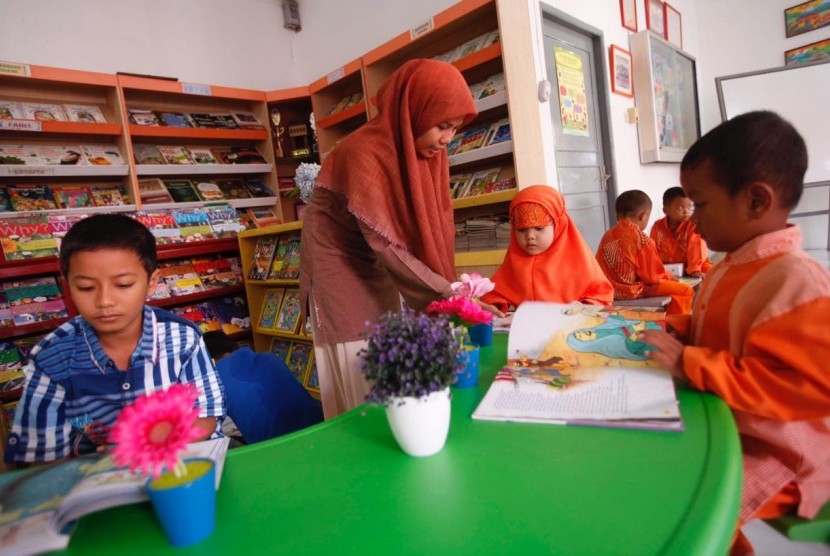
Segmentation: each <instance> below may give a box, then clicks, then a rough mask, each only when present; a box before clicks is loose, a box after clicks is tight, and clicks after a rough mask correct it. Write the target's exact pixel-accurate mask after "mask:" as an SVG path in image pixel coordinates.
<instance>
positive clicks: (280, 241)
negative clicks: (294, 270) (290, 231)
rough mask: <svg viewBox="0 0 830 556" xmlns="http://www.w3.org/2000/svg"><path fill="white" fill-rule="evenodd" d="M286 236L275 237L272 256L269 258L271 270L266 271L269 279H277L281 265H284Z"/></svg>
mask: <svg viewBox="0 0 830 556" xmlns="http://www.w3.org/2000/svg"><path fill="white" fill-rule="evenodd" d="M288 244H289V241H288V237H287V236H283V237H281V238H277V246H276V247H275V248H274V257H273V258H272V259H271V270H269V271H268V279H269V280H279V278H280V273H281V272H282V267H283V266H285V255H286V254H287V252H288Z"/></svg>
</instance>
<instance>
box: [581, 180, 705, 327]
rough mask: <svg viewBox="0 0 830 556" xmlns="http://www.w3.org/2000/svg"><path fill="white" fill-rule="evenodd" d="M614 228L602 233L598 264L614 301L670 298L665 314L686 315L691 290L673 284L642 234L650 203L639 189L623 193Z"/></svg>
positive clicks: (690, 307) (651, 243) (616, 207)
mask: <svg viewBox="0 0 830 556" xmlns="http://www.w3.org/2000/svg"><path fill="white" fill-rule="evenodd" d="M614 209H615V211H616V213H617V225H616V226H614V227H613V228H611V229H610V230H608V231H607V232H605V235H603V236H602V240H600V242H599V247H598V248H597V261H599V266H600V268H602V271H603V272H604V273H605V276H606V277H607V278H608V280H609V281H610V282H611V285H612V286H614V299H642V298H644V297H662V296H666V295H668V296H670V297H671V302H670V303H669V305H668V307H666V313H667V314H670V315H671V314H677V313H689V311H691V309H692V299H693V298H694V290H693V289H692V288H691V287H689V286H687V285H686V284H681V283H680V282H676V281H674V280H673V278H674V277H673V276H672V274H671V273H670V272H668V271H666V269H665V267H664V266H663V263H662V262H661V261H660V255H658V254H657V248H656V247H655V246H654V241H652V240H651V238H649V237H648V236H647V235H646V234H645V233H644V232H643V230H645V229H646V225H647V224H648V219H649V217H650V216H651V199H649V197H648V195H646V194H645V193H644V192H642V191H640V190H638V189H632V190H631V191H626V192H624V193H622V194H621V195H620V196H619V197H617V200H616V202H615V205H614Z"/></svg>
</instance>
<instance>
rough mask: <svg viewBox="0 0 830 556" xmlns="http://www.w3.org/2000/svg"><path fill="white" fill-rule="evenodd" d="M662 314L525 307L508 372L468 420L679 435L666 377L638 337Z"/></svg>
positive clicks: (516, 324)
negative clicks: (639, 430) (603, 427)
mask: <svg viewBox="0 0 830 556" xmlns="http://www.w3.org/2000/svg"><path fill="white" fill-rule="evenodd" d="M663 318H664V317H663V313H661V312H653V311H647V310H643V309H638V308H633V307H632V308H629V307H598V306H593V305H582V304H579V303H573V304H570V305H562V304H556V303H543V302H526V303H523V304H522V305H521V306H519V308H518V310H517V311H516V314H515V315H514V316H513V322H512V326H511V329H510V336H509V339H508V345H507V365H506V366H505V367H504V368H503V369H502V370H501V371H499V372H498V373H497V374H496V377H495V379H494V380H493V383H492V384H491V385H490V388H489V389H488V390H487V394H486V395H485V396H484V398H483V399H482V400H481V403H480V404H479V406H478V407H477V408H476V410H475V412H474V413H473V419H482V420H490V421H523V422H532V423H555V424H570V425H591V426H605V427H620V428H643V429H658V430H682V429H683V422H682V420H681V418H680V410H679V408H678V403H677V396H676V394H675V390H674V382H673V380H672V377H671V374H670V373H669V372H668V371H666V370H665V369H662V368H661V367H660V366H659V365H658V364H657V363H655V362H654V361H652V360H651V359H650V358H649V357H648V356H647V355H646V351H647V350H648V349H649V346H648V344H645V343H643V342H642V341H640V340H638V339H637V333H638V332H639V331H641V330H647V329H661V328H663V321H662V319H663Z"/></svg>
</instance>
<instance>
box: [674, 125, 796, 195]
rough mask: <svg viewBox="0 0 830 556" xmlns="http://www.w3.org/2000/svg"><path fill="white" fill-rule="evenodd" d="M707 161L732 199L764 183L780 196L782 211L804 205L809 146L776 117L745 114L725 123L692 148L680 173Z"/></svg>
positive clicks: (791, 127)
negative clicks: (803, 191)
mask: <svg viewBox="0 0 830 556" xmlns="http://www.w3.org/2000/svg"><path fill="white" fill-rule="evenodd" d="M707 160H708V161H710V162H711V168H712V173H713V175H714V178H715V179H716V180H717V181H718V183H719V184H721V185H722V186H723V187H724V188H725V189H726V190H727V192H729V195H730V196H734V195H736V194H737V193H738V192H739V191H740V190H741V189H742V188H743V187H744V186H745V185H747V184H748V183H751V182H754V181H761V182H765V183H768V184H769V185H771V186H772V187H774V188H775V189H776V190H777V191H778V194H779V197H780V202H781V204H782V205H783V206H784V208H788V209H792V208H794V207H795V206H796V205H797V204H798V201H799V199H801V191H802V189H803V187H804V173H805V172H806V171H807V146H806V145H805V144H804V139H803V138H802V137H801V135H799V133H798V131H797V130H796V129H795V128H794V127H793V125H792V124H791V123H790V122H788V121H787V120H785V119H784V118H782V117H781V116H779V115H778V114H776V113H775V112H769V111H756V112H747V113H746V114H741V115H740V116H735V117H734V118H732V119H731V120H727V121H725V122H723V123H722V124H720V125H719V126H717V127H716V128H714V129H712V130H711V131H710V132H709V133H707V134H706V135H704V136H703V137H701V138H700V139H698V141H697V142H696V143H695V144H694V145H692V146H691V148H690V149H689V150H688V151H687V152H686V156H684V157H683V162H681V163H680V171H681V172H686V171H689V170H694V169H695V168H697V167H698V166H700V165H701V164H703V163H705V162H706V161H707Z"/></svg>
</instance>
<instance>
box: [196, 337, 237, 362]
mask: <svg viewBox="0 0 830 556" xmlns="http://www.w3.org/2000/svg"><path fill="white" fill-rule="evenodd" d="M202 339H203V340H204V341H205V347H206V348H207V350H208V353H209V354H210V356H211V357H212V358H213V359H214V360H215V361H219V360H220V359H222V357H224V356H225V355H227V354H229V353H233V352H234V351H236V344H235V343H234V341H233V340H231V339H230V337H229V336H228V335H227V334H225V333H224V332H222V331H221V330H211V331H210V332H205V333H204V334H202Z"/></svg>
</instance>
